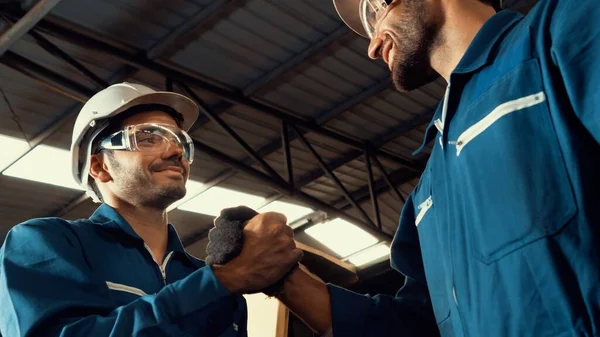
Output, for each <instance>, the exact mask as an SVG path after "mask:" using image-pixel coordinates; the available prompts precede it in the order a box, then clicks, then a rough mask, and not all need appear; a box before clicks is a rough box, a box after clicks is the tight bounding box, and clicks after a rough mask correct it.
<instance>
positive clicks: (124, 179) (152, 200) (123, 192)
mask: <svg viewBox="0 0 600 337" xmlns="http://www.w3.org/2000/svg"><path fill="white" fill-rule="evenodd" d="M141 123H156V124H167V125H170V126H173V127H176V128H177V127H178V126H177V123H176V122H175V120H174V119H173V118H172V117H171V116H170V115H169V114H167V113H165V112H162V111H150V112H142V113H138V114H135V115H133V116H131V117H129V118H126V119H124V120H123V121H122V123H121V126H128V125H135V124H141ZM189 172H190V164H189V162H187V161H186V160H184V159H183V150H182V149H180V148H179V147H177V146H175V145H173V144H172V145H171V146H170V147H169V149H168V150H166V151H164V152H162V153H146V152H142V151H131V152H130V151H113V152H111V153H104V154H98V155H94V156H92V162H91V168H90V173H91V174H92V176H93V177H94V178H95V180H96V183H97V184H98V186H99V187H100V188H101V191H102V195H103V196H104V199H105V200H106V199H108V198H107V195H108V194H110V195H111V197H113V198H118V199H121V200H124V201H126V202H128V203H131V204H135V205H143V206H146V207H152V208H157V209H163V210H164V209H166V208H167V207H168V206H169V205H170V204H172V203H173V202H175V201H177V200H179V199H181V198H183V197H184V196H185V193H186V189H185V183H186V181H187V179H188V177H189Z"/></svg>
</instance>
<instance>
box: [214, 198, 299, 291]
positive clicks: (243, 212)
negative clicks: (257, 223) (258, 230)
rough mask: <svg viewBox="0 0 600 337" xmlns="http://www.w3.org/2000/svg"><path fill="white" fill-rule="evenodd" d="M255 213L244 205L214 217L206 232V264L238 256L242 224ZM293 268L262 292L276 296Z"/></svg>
mask: <svg viewBox="0 0 600 337" xmlns="http://www.w3.org/2000/svg"><path fill="white" fill-rule="evenodd" d="M256 215H258V213H257V212H256V211H255V210H253V209H251V208H248V207H246V206H238V207H232V208H225V209H223V210H221V214H220V215H219V216H218V217H217V218H216V219H215V222H214V224H215V226H214V227H213V228H212V229H211V230H210V231H209V233H208V245H207V246H206V253H207V256H206V260H205V262H206V264H207V265H209V266H210V265H214V264H226V263H227V262H229V261H231V260H232V259H233V258H234V257H236V256H238V255H239V254H240V253H241V252H242V246H243V244H244V225H245V224H246V222H247V221H248V220H250V219H252V218H253V217H255V216H256ZM294 269H295V268H292V269H291V270H290V271H289V272H288V273H287V274H286V275H285V276H284V277H282V278H281V279H280V280H279V281H277V282H276V283H274V284H272V285H270V286H268V287H267V288H265V289H263V290H262V292H263V293H265V294H266V295H268V296H277V295H278V294H279V293H280V292H281V291H282V290H283V284H284V282H285V279H286V278H287V277H288V276H289V275H290V274H291V273H292V271H293V270H294Z"/></svg>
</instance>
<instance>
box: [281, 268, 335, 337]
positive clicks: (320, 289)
mask: <svg viewBox="0 0 600 337" xmlns="http://www.w3.org/2000/svg"><path fill="white" fill-rule="evenodd" d="M278 298H279V300H280V301H281V302H283V304H285V305H286V306H287V307H288V308H289V309H290V310H291V311H292V312H293V313H294V314H295V315H296V316H298V317H299V318H300V319H302V321H304V323H306V324H307V325H308V326H309V327H310V328H311V329H313V330H314V331H316V332H317V333H318V334H320V335H323V334H325V333H326V332H328V331H329V330H330V329H331V324H332V323H331V303H330V297H329V290H328V289H327V286H326V285H325V284H324V283H323V282H321V281H319V280H317V279H316V278H314V277H312V276H311V275H310V274H309V273H308V272H307V271H304V270H303V269H301V268H296V270H295V271H294V272H293V273H292V274H291V275H290V276H289V278H288V279H287V280H286V282H285V286H284V289H283V293H282V294H281V295H280V296H279V297H278Z"/></svg>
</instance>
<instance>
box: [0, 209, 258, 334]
mask: <svg viewBox="0 0 600 337" xmlns="http://www.w3.org/2000/svg"><path fill="white" fill-rule="evenodd" d="M168 234H169V237H168V245H167V254H166V255H165V258H164V262H163V263H162V265H160V266H159V265H158V264H157V263H156V262H155V261H154V259H153V257H152V254H151V253H150V250H149V249H148V246H147V245H145V244H144V242H143V240H142V239H141V238H140V237H139V236H138V235H137V234H136V233H135V232H134V231H133V229H132V228H131V226H130V225H129V224H128V223H127V222H126V221H125V220H124V219H123V218H122V217H121V216H120V215H119V214H118V213H117V212H116V211H115V210H114V209H113V208H111V207H110V206H108V205H106V204H104V205H101V206H100V207H99V208H98V209H97V210H96V212H95V213H94V214H93V215H92V216H91V217H90V219H89V220H88V219H84V220H78V221H66V220H63V219H59V218H45V219H34V220H30V221H27V222H25V223H22V224H19V225H17V226H15V227H14V228H13V229H11V230H10V232H9V233H8V235H7V237H6V240H5V243H4V245H3V246H2V249H1V250H0V332H1V333H2V335H3V336H5V337H20V336H44V337H46V336H61V337H69V336H86V337H96V336H98V337H100V336H102V337H107V336H115V337H117V336H127V337H129V336H136V337H137V336H181V337H183V336H222V337H233V336H246V335H247V333H246V319H247V311H246V302H245V300H244V298H243V297H241V296H239V297H233V296H232V295H231V294H230V293H229V292H228V290H227V289H226V288H225V287H224V286H223V285H222V284H221V283H220V282H219V281H218V280H217V278H216V277H215V275H214V274H213V272H212V270H211V269H210V268H209V267H208V266H205V265H204V263H203V262H202V261H200V260H198V259H196V258H194V257H192V256H190V255H189V254H188V253H186V252H185V251H184V249H183V246H182V244H181V241H180V239H179V237H178V235H177V233H176V231H175V229H174V228H173V227H172V226H171V225H169V231H168Z"/></svg>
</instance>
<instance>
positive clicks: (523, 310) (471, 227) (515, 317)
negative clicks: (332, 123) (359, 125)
mask: <svg viewBox="0 0 600 337" xmlns="http://www.w3.org/2000/svg"><path fill="white" fill-rule="evenodd" d="M333 2H334V4H335V7H336V9H337V10H338V14H339V15H340V17H341V18H342V20H343V21H344V22H345V23H346V24H347V25H348V26H349V27H350V28H351V29H352V30H354V31H355V32H356V33H358V34H359V35H361V36H363V37H364V38H366V39H368V40H369V46H368V50H365V53H366V54H368V55H369V57H371V58H373V59H377V58H381V59H382V60H383V61H384V62H385V63H387V65H388V68H389V71H390V75H391V78H392V80H393V83H394V85H395V87H396V89H398V90H399V91H411V90H413V89H417V88H420V87H423V86H424V85H427V84H428V83H430V82H431V81H433V80H435V79H437V78H438V77H443V79H444V80H445V81H446V82H447V89H446V94H445V96H444V98H443V100H442V101H441V102H440V104H439V105H438V107H437V109H436V111H435V113H434V115H433V118H432V120H431V122H430V124H429V126H428V128H427V130H426V131H425V137H424V138H425V139H424V141H423V144H422V146H421V147H420V148H419V149H417V151H416V152H415V154H416V153H419V152H420V151H422V150H423V149H424V148H425V146H426V145H428V144H430V145H431V148H432V150H431V154H430V156H429V160H428V163H427V167H426V168H425V170H424V172H423V174H422V176H421V178H420V181H419V183H418V185H417V186H416V187H415V189H414V190H413V191H412V193H411V194H410V196H409V197H408V198H407V200H406V203H405V205H404V207H403V210H402V213H401V216H400V219H399V225H398V229H397V231H396V234H395V237H394V240H393V242H392V243H391V247H390V249H391V253H390V255H391V266H392V267H393V269H395V270H396V271H398V272H400V273H402V274H403V275H404V276H405V280H406V281H405V283H404V284H403V285H401V284H398V285H397V286H398V289H399V291H398V292H397V294H396V295H395V296H388V295H374V296H368V295H361V294H356V293H353V292H351V291H348V290H345V289H342V288H340V287H336V286H335V285H325V284H322V283H320V282H318V281H316V280H315V279H313V278H311V277H309V276H308V275H307V274H305V273H303V271H302V270H301V269H296V270H295V271H294V272H293V273H292V274H291V276H290V277H289V278H288V279H287V280H286V283H285V286H284V289H283V293H282V295H280V297H279V298H280V299H281V300H282V301H283V302H284V303H285V304H286V305H288V307H289V308H290V309H291V310H292V311H293V312H294V313H296V314H297V315H298V316H300V317H301V318H302V319H303V320H304V321H305V322H307V324H308V325H309V326H311V327H312V328H313V329H314V330H315V331H317V332H319V333H321V334H324V333H327V332H328V331H329V332H330V333H332V334H333V337H348V336H352V337H396V336H403V337H404V336H407V337H408V336H419V337H421V336H427V337H429V336H442V337H463V336H470V337H521V336H523V337H525V336H527V337H529V336H536V337H537V336H582V337H583V336H589V337H591V336H600V193H598V190H599V187H600V160H599V158H600V93H599V89H600V57H599V55H600V23H599V22H600V3H599V2H598V0H546V1H539V2H538V3H537V4H536V5H535V6H533V7H532V8H531V9H530V11H529V12H528V13H527V15H523V14H522V13H519V12H516V11H511V10H502V11H499V12H496V11H495V9H498V8H499V5H500V4H501V2H500V1H499V0H333ZM511 2H513V3H515V2H516V1H511ZM524 2H529V3H530V4H531V3H532V2H533V1H524ZM363 117H365V118H368V115H367V116H363Z"/></svg>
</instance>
